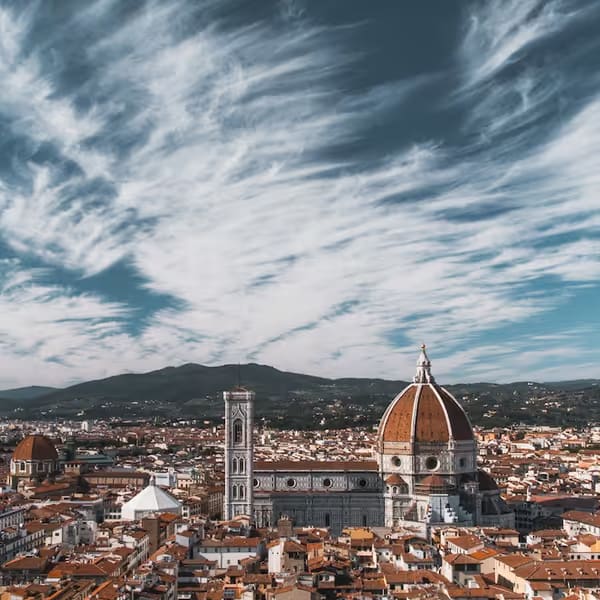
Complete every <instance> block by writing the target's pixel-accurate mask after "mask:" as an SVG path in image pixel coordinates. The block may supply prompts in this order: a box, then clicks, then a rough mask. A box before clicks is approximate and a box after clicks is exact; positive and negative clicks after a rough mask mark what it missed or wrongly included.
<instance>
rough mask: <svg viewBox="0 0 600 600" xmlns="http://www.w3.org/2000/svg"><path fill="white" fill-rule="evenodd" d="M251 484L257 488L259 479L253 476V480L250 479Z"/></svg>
mask: <svg viewBox="0 0 600 600" xmlns="http://www.w3.org/2000/svg"><path fill="white" fill-rule="evenodd" d="M252 485H253V486H254V487H255V488H257V487H258V486H259V485H260V481H258V479H256V478H254V480H253V481H252Z"/></svg>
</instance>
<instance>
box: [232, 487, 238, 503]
mask: <svg viewBox="0 0 600 600" xmlns="http://www.w3.org/2000/svg"><path fill="white" fill-rule="evenodd" d="M231 496H232V497H233V499H234V500H237V496H238V486H237V485H234V486H233V488H232V489H231Z"/></svg>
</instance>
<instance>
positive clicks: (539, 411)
mask: <svg viewBox="0 0 600 600" xmlns="http://www.w3.org/2000/svg"><path fill="white" fill-rule="evenodd" d="M237 384H241V385H243V386H246V387H248V388H249V389H252V390H254V391H255V392H256V416H257V419H263V420H264V421H266V422H268V423H269V424H271V425H274V426H281V427H335V426H344V425H352V424H365V425H368V424H374V423H376V422H377V421H378V419H379V418H380V417H381V414H382V413H383V411H384V410H385V407H386V406H387V405H388V404H389V402H390V401H391V400H392V398H393V397H394V396H395V395H396V394H397V393H398V392H399V391H401V390H402V389H403V388H404V387H405V386H406V385H407V382H405V381H401V380H396V381H393V380H384V379H368V378H343V379H327V378H323V377H315V376H311V375H304V374H300V373H291V372H286V371H280V370H278V369H275V368H274V367H270V366H267V365H259V364H254V363H250V364H244V365H222V366H217V367H207V366H203V365H198V364H185V365H183V366H180V367H166V368H164V369H160V370H157V371H151V372H148V373H141V374H134V373H128V374H122V375H116V376H113V377H107V378H105V379H99V380H95V381H88V382H85V383H79V384H76V385H72V386H69V387H66V388H64V389H56V388H48V387H41V386H31V387H27V388H19V389H13V390H4V391H0V415H2V416H5V417H18V418H23V419H33V418H47V419H49V418H56V417H62V418H70V417H71V418H107V417H112V416H114V417H121V418H124V419H126V418H132V419H133V418H137V419H140V418H144V419H148V418H168V419H204V420H210V421H218V420H220V419H221V418H222V414H223V401H222V391H223V390H227V389H230V388H232V387H234V386H235V385H237ZM445 387H447V388H448V389H449V390H450V391H451V392H452V393H453V394H454V395H455V396H456V397H457V398H458V399H459V401H460V402H461V404H462V405H463V406H464V407H465V409H466V410H467V412H468V413H469V416H470V417H471V420H472V421H473V422H474V423H475V424H480V425H509V424H512V423H519V422H524V423H539V424H550V425H552V424H572V425H582V424H587V423H589V422H600V381H599V380H580V381H564V382H553V383H535V382H515V383H507V384H494V383H467V384H456V385H449V386H445Z"/></svg>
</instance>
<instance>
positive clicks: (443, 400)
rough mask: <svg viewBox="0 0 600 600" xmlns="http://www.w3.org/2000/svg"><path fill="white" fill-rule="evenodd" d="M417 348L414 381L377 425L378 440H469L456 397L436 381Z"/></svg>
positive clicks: (470, 430) (468, 428)
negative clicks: (417, 358) (417, 355)
mask: <svg viewBox="0 0 600 600" xmlns="http://www.w3.org/2000/svg"><path fill="white" fill-rule="evenodd" d="M430 366H431V363H430V362H429V359H428V358H427V354H425V348H424V347H423V348H422V350H421V355H420V356H419V361H418V362H417V375H416V376H415V378H414V383H412V384H411V385H409V386H408V387H407V388H405V389H404V390H403V391H402V392H401V393H400V394H398V395H397V396H396V397H395V398H394V400H393V401H392V403H391V404H390V405H389V407H388V409H387V410H386V411H385V413H384V415H383V418H382V419H381V423H380V425H379V439H380V441H381V442H425V443H432V442H433V443H435V442H441V443H447V442H448V441H449V440H450V439H453V440H473V439H474V438H473V427H472V426H471V423H470V421H469V418H468V417H467V415H466V414H465V411H464V410H463V409H462V407H461V406H460V404H459V403H458V402H457V400H456V399H455V398H454V397H453V396H452V394H450V392H448V391H447V390H445V389H444V388H443V387H440V386H439V385H437V384H436V383H435V381H434V379H433V377H432V376H431V373H430Z"/></svg>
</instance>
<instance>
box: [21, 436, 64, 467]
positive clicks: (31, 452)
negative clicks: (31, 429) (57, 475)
mask: <svg viewBox="0 0 600 600" xmlns="http://www.w3.org/2000/svg"><path fill="white" fill-rule="evenodd" d="M13 460H24V461H45V460H53V461H55V460H58V453H57V452H56V448H55V447H54V444H53V443H52V442H51V441H50V440H49V439H48V438H47V437H46V436H44V435H39V434H36V435H28V436H27V437H26V438H23V439H22V440H21V441H20V442H19V444H18V445H17V447H16V448H15V451H14V452H13Z"/></svg>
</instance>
